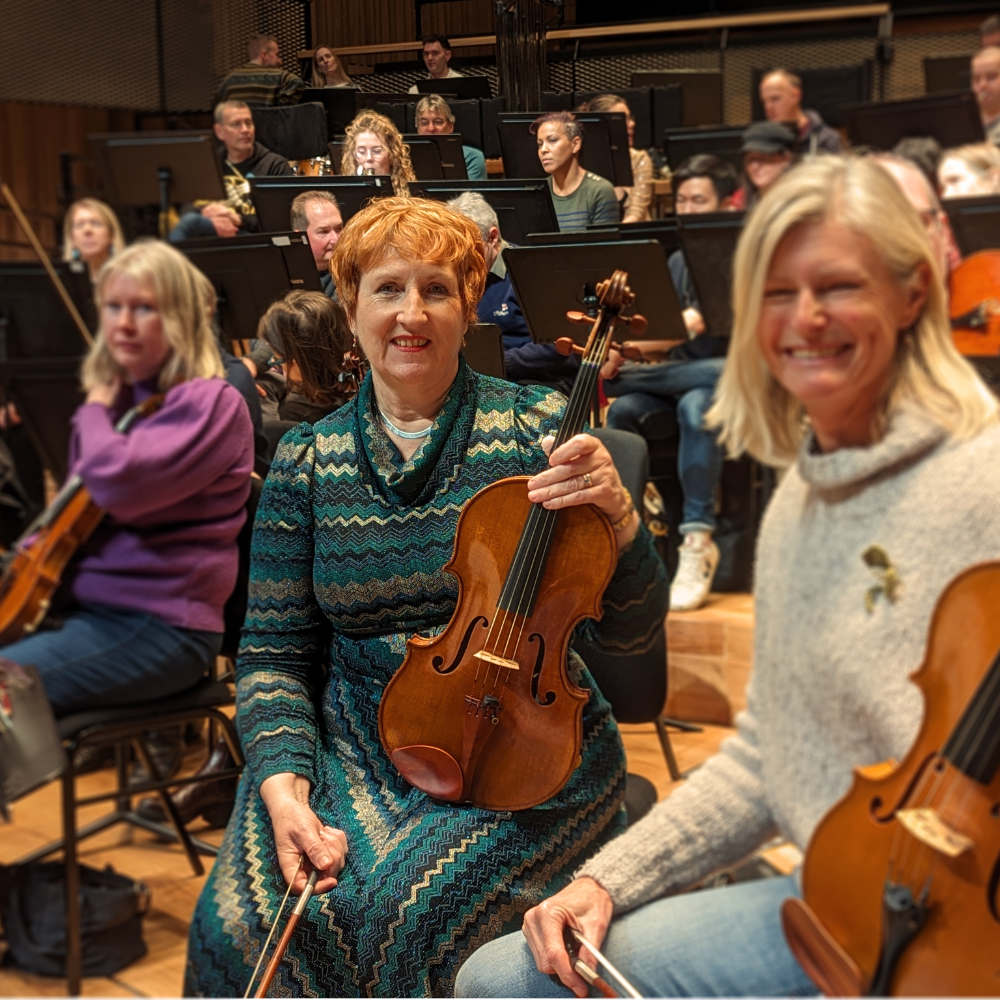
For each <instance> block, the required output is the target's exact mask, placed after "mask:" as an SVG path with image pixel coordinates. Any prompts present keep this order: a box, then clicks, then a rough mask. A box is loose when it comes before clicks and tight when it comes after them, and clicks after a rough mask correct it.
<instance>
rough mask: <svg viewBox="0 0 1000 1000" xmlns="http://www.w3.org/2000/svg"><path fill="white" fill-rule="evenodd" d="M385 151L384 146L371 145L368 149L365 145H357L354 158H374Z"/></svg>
mask: <svg viewBox="0 0 1000 1000" xmlns="http://www.w3.org/2000/svg"><path fill="white" fill-rule="evenodd" d="M384 152H385V146H372V148H371V149H369V148H368V147H367V146H357V147H356V148H355V150H354V158H355V159H356V160H368V159H372V160H376V159H378V158H379V157H380V156H381V155H382V154H383V153H384Z"/></svg>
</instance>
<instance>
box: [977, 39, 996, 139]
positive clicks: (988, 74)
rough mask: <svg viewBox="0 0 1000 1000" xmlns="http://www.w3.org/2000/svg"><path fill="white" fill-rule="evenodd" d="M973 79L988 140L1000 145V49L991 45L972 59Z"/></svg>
mask: <svg viewBox="0 0 1000 1000" xmlns="http://www.w3.org/2000/svg"><path fill="white" fill-rule="evenodd" d="M971 78H972V92H973V93H974V94H975V95H976V100H977V101H978V102H979V115H980V118H982V121H983V131H984V132H985V133H986V139H987V141H988V142H992V143H993V144H994V145H1000V47H997V46H995V45H991V46H989V47H988V48H985V49H980V50H979V51H978V52H977V53H976V54H975V55H974V56H973V57H972V63H971Z"/></svg>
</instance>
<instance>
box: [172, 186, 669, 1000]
mask: <svg viewBox="0 0 1000 1000" xmlns="http://www.w3.org/2000/svg"><path fill="white" fill-rule="evenodd" d="M332 268H333V272H334V276H335V278H336V282H337V288H338V291H339V295H340V299H341V302H342V303H343V305H344V308H345V310H346V313H347V317H348V322H349V324H350V326H351V329H352V330H353V333H354V335H355V336H356V338H357V341H358V344H359V346H360V347H361V348H362V349H363V351H364V353H365V355H366V357H367V358H368V360H369V362H370V365H371V370H370V372H369V374H368V376H367V377H366V378H365V380H364V382H363V383H362V385H361V389H360V391H359V393H358V395H357V396H356V397H355V398H354V399H353V400H351V402H350V403H348V404H347V405H346V406H343V407H341V408H340V409H339V410H337V411H336V412H334V413H332V414H331V415H330V416H329V417H327V418H326V419H324V420H322V421H320V422H319V423H317V424H316V425H315V426H313V427H309V426H308V425H305V424H300V425H299V426H298V427H297V428H295V429H294V430H291V431H289V433H288V434H286V436H285V437H284V439H283V440H282V443H281V445H280V447H279V449H278V454H277V455H276V457H275V460H274V464H273V465H272V468H271V473H270V475H269V476H268V479H267V482H266V483H265V486H264V491H263V495H262V497H261V500H260V506H259V509H258V514H257V521H256V525H255V530H254V542H253V560H252V569H251V583H250V601H249V607H248V611H247V618H246V625H245V627H244V633H243V640H242V643H241V651H240V656H239V659H238V663H237V721H238V725H239V729H240V734H241V740H242V744H243V749H244V752H245V754H246V758H247V767H246V770H245V772H244V774H243V778H242V780H241V782H240V786H239V790H238V792H237V799H236V807H235V809H234V811H233V815H232V818H231V820H230V823H229V826H228V828H227V830H226V834H225V838H224V840H223V843H222V847H221V849H220V853H219V857H218V858H217V859H216V862H215V866H214V868H213V871H212V874H211V876H210V877H209V880H208V882H207V883H206V885H205V887H204V890H203V891H202V894H201V898H200V901H199V903H198V906H197V909H196V911H195V914H194V917H193V919H192V923H191V930H190V934H191V936H190V942H191V943H190V947H189V951H188V970H187V979H186V983H185V992H186V995H188V996H232V995H237V991H238V993H242V991H243V990H244V989H245V988H246V985H247V982H248V981H249V978H250V975H251V972H252V969H253V966H254V963H255V962H256V960H257V957H258V954H259V952H260V948H261V947H262V945H263V942H264V939H265V937H266V936H267V933H268V931H269V929H270V927H271V924H272V921H273V919H274V914H275V912H276V909H277V903H278V900H279V899H280V897H281V895H282V894H283V892H284V890H285V884H286V882H289V881H291V880H292V879H293V877H294V884H293V888H294V889H295V891H300V890H301V889H302V887H303V885H304V883H305V880H306V874H307V872H309V871H310V870H311V869H313V868H314V867H315V868H316V869H318V870H319V871H320V872H321V878H320V879H319V881H318V884H317V886H316V888H317V891H318V892H319V893H322V894H324V895H322V896H321V898H320V899H319V900H317V901H315V902H313V903H310V909H309V911H308V916H307V918H306V919H304V920H303V921H302V922H301V923H300V924H299V925H298V929H297V931H296V935H295V937H294V939H293V940H292V942H291V944H290V945H289V951H288V952H287V953H286V955H287V956H288V957H289V958H291V959H292V961H285V962H283V963H282V964H281V968H280V969H279V971H278V977H279V981H278V982H277V983H276V986H275V990H276V991H277V992H279V993H280V992H292V993H295V994H301V993H305V994H316V995H321V996H339V995H345V996H359V995H360V996H364V995H388V996H412V995H436V996H442V995H447V994H448V993H450V991H451V989H452V986H453V983H454V977H455V973H456V971H457V969H458V966H459V964H460V963H461V961H462V960H463V959H464V958H465V957H466V956H467V955H468V954H469V953H470V952H471V951H472V950H473V949H474V948H475V947H477V946H478V945H479V944H481V943H482V942H483V941H485V940H488V939H489V938H491V937H493V936H495V935H496V934H498V933H500V932H501V931H502V929H503V928H504V926H505V925H508V924H512V923H513V922H515V921H516V920H517V919H518V917H519V915H520V913H522V912H523V911H524V910H525V909H527V908H528V907H529V906H530V905H532V903H533V902H534V901H535V900H537V899H538V898H540V896H541V895H542V894H544V893H545V892H546V891H548V890H549V889H552V888H555V887H558V886H560V885H562V884H564V883H565V881H566V880H567V879H568V877H569V874H570V872H571V871H572V870H573V869H574V868H575V867H576V866H578V865H579V864H580V863H581V862H582V861H583V860H584V858H586V857H588V856H589V855H590V854H591V853H592V852H593V851H594V850H595V849H596V848H597V847H598V845H599V844H601V843H603V842H604V841H605V840H607V839H608V838H609V837H610V836H612V835H613V834H615V833H617V832H619V830H620V829H621V823H622V810H621V809H620V804H621V801H622V795H623V792H624V774H625V767H624V756H623V752H622V747H621V743H620V740H619V737H618V734H617V727H616V726H615V724H614V723H613V721H612V719H611V716H610V710H609V708H608V705H607V703H606V702H605V701H604V699H603V697H602V696H601V694H600V693H599V692H598V691H597V690H596V689H595V687H594V685H593V682H592V681H591V680H590V678H589V674H588V672H587V670H586V668H585V666H584V665H583V663H582V662H581V661H580V660H579V659H578V657H577V655H576V654H575V653H570V654H569V672H570V676H571V677H572V678H573V680H574V681H576V682H579V683H580V684H581V685H582V686H583V687H586V688H589V689H590V693H589V700H588V702H587V704H586V706H585V707H584V709H583V743H582V748H583V749H582V760H581V762H580V764H579V766H578V768H577V769H576V771H575V772H574V773H573V775H572V776H571V777H570V779H569V781H568V783H567V784H566V785H565V786H564V787H563V788H562V790H561V791H559V792H558V793H557V794H556V795H555V796H554V797H552V798H551V799H549V800H548V801H547V802H544V803H542V804H541V805H539V806H537V807H535V808H532V809H526V810H522V811H517V812H493V811H489V810H485V809H477V808H474V807H472V806H468V805H461V804H449V803H444V802H441V801H438V800H435V799H432V798H430V797H428V796H427V795H425V794H424V793H423V792H420V791H418V790H417V789H415V788H413V787H411V786H410V785H409V784H407V783H406V782H405V781H404V780H403V779H402V778H401V776H400V775H399V773H398V772H397V771H396V769H395V767H394V766H393V764H392V763H391V762H390V760H389V758H388V756H387V754H386V752H385V750H384V749H383V747H382V745H381V743H380V739H379V732H378V709H379V703H380V700H381V698H382V693H383V689H384V688H385V685H386V684H387V683H388V681H389V680H390V678H391V677H392V676H393V674H394V673H395V672H396V670H397V668H399V666H400V664H401V663H402V661H403V656H404V652H405V648H406V647H405V643H406V640H407V639H408V638H409V637H411V636H413V635H415V634H418V633H419V634H422V635H428V634H430V635H437V634H438V633H440V632H441V630H442V629H443V628H444V626H445V625H446V624H447V623H448V621H449V619H450V617H451V614H452V611H453V610H454V608H455V604H456V599H457V597H458V593H457V589H458V588H457V584H456V580H455V578H454V577H452V576H451V575H450V574H448V573H445V572H443V570H442V567H443V565H444V564H445V562H446V561H447V560H448V558H449V556H450V555H451V550H452V542H453V539H454V536H455V531H456V523H457V519H458V516H459V513H460V511H461V509H462V507H463V505H464V504H465V503H466V501H467V500H469V498H471V497H472V496H473V494H475V493H476V492H477V491H479V490H480V489H482V488H483V487H484V486H486V485H488V484H490V483H493V482H495V481H496V480H498V479H500V478H503V477H507V476H512V475H522V474H529V475H531V476H532V477H533V478H532V479H531V480H529V482H528V487H527V488H528V491H529V492H528V494H527V495H528V498H529V499H530V500H531V501H533V502H535V503H543V504H545V506H546V507H549V508H552V509H558V508H559V507H564V506H571V505H575V504H582V503H594V504H596V506H597V507H598V508H599V509H600V510H601V511H603V512H604V513H605V514H606V515H607V517H608V518H609V520H610V521H611V522H612V523H613V526H614V529H615V530H614V535H615V538H616V539H617V542H618V548H619V553H620V554H619V558H618V564H617V569H616V571H615V573H614V576H613V578H612V580H611V583H610V585H609V588H608V599H607V600H606V601H605V602H604V615H603V617H602V618H601V620H600V622H599V623H595V622H590V623H586V624H585V625H584V626H581V628H583V630H584V631H585V633H586V634H587V635H588V636H589V637H591V638H592V641H594V642H596V643H598V644H600V645H601V646H602V647H603V648H614V649H617V650H618V651H619V652H622V651H625V652H627V651H629V650H638V649H641V648H643V647H644V644H647V643H648V642H649V641H650V637H651V636H652V635H653V634H654V633H655V632H656V630H658V629H660V628H661V627H662V623H663V616H664V613H665V611H666V581H665V577H664V573H663V567H662V564H661V563H660V561H659V559H658V558H657V557H656V555H655V553H654V551H653V548H652V545H651V540H650V537H649V535H648V533H647V532H646V530H645V529H644V528H642V527H641V526H640V524H639V519H638V516H637V515H636V514H635V512H634V510H633V509H632V504H631V502H630V501H629V499H628V495H627V493H626V492H625V490H624V489H623V487H622V485H621V482H620V480H619V478H618V474H617V472H616V471H615V468H614V465H613V463H612V462H611V460H610V457H609V455H608V453H607V451H606V450H605V449H604V447H603V446H602V445H601V444H600V443H599V442H598V440H597V439H596V438H593V437H591V436H589V435H579V436H576V437H573V438H571V439H570V441H569V442H567V443H566V444H565V445H564V446H562V447H560V448H558V449H556V450H555V451H553V452H552V453H551V454H549V455H548V456H546V449H547V448H550V447H551V442H550V441H547V440H546V437H547V435H549V434H550V432H551V431H552V430H553V429H554V428H555V426H556V424H557V422H558V421H559V419H560V416H561V413H562V410H563V408H564V406H565V400H564V398H563V397H562V396H560V395H559V394H557V393H554V392H552V391H551V390H547V389H544V388H540V387H537V386H536V387H527V388H525V387H516V386H511V384H510V383H508V382H500V381H498V380H495V379H491V378H487V377H485V376H481V375H478V374H476V373H474V372H473V371H472V370H471V369H470V368H469V367H468V366H467V365H466V363H465V362H464V360H463V359H462V357H461V355H460V350H461V347H462V342H463V337H464V334H465V331H466V328H467V326H468V324H469V323H470V322H475V318H476V303H477V302H478V300H479V298H480V296H481V294H482V290H483V284H484V281H485V278H486V264H485V261H484V259H483V249H482V239H481V237H480V233H479V230H478V229H477V228H476V226H475V225H474V224H473V223H472V222H471V221H469V220H468V219H466V218H465V217H464V216H462V215H460V214H459V213H457V212H455V211H453V210H452V209H450V208H448V207H447V206H446V205H444V204H441V203H439V202H436V201H430V200H425V199H409V198H405V199H404V198H386V199H378V200H375V201H374V202H372V203H371V205H369V206H368V207H367V208H365V209H363V210H362V211H361V212H359V213H358V214H357V215H356V216H354V217H353V218H352V219H351V221H350V222H349V223H348V225H347V226H346V227H345V229H344V232H343V234H342V236H341V238H340V240H339V242H338V244H337V248H336V251H335V252H334V256H333V261H332ZM302 853H305V855H306V863H305V867H304V869H303V870H302V871H299V872H298V874H296V864H297V861H298V859H299V856H300V854H302ZM445 858H447V859H448V860H447V861H446V862H443V861H442V859H445ZM331 890H333V891H331Z"/></svg>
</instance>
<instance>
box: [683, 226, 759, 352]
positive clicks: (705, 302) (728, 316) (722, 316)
mask: <svg viewBox="0 0 1000 1000" xmlns="http://www.w3.org/2000/svg"><path fill="white" fill-rule="evenodd" d="M743 217H744V213H743V212H705V213H702V214H700V215H698V214H696V215H679V216H677V221H678V224H679V234H680V240H681V247H682V249H683V251H684V259H685V261H686V262H687V266H688V271H689V272H690V274H691V282H692V284H693V285H694V289H695V294H696V295H697V296H698V304H699V306H701V314H702V317H703V318H704V320H705V327H706V330H707V332H708V333H709V334H711V335H713V336H716V337H728V336H729V335H730V333H731V332H732V328H733V306H732V300H731V296H730V288H731V287H732V284H733V256H734V254H735V253H736V244H737V242H738V241H739V238H740V233H741V232H742V231H743Z"/></svg>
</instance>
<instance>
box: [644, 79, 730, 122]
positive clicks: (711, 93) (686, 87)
mask: <svg viewBox="0 0 1000 1000" xmlns="http://www.w3.org/2000/svg"><path fill="white" fill-rule="evenodd" d="M631 84H632V86H633V87H670V86H674V85H679V86H680V87H681V88H682V90H683V97H682V99H681V101H682V103H681V107H682V109H683V117H682V123H683V124H684V125H686V126H692V125H718V124H720V123H721V122H722V120H723V114H722V72H721V70H717V69H644V70H633V72H632V79H631Z"/></svg>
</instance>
